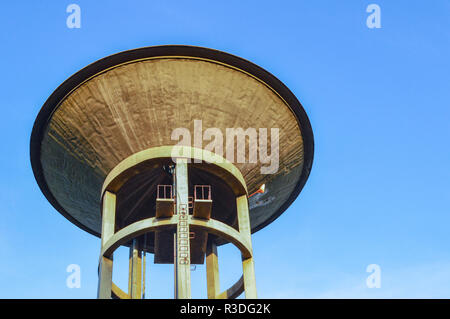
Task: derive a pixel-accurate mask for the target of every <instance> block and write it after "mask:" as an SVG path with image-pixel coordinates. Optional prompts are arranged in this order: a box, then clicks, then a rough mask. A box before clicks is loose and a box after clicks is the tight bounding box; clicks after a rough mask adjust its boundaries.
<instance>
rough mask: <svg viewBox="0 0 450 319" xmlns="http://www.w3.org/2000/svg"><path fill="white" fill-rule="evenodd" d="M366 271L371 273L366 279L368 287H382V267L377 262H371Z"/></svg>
mask: <svg viewBox="0 0 450 319" xmlns="http://www.w3.org/2000/svg"><path fill="white" fill-rule="evenodd" d="M366 272H369V273H371V274H370V275H369V276H368V277H367V279H366V285H367V288H381V267H380V266H379V265H377V264H370V265H368V266H367V268H366Z"/></svg>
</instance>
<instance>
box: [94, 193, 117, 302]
mask: <svg viewBox="0 0 450 319" xmlns="http://www.w3.org/2000/svg"><path fill="white" fill-rule="evenodd" d="M115 219H116V195H115V194H113V193H111V192H108V191H106V192H105V194H104V195H103V201H102V239H101V250H100V251H102V250H103V246H104V245H105V243H106V242H107V241H108V239H110V238H111V236H112V235H114V227H115ZM112 270H113V256H112V255H111V256H110V257H109V258H108V257H104V256H100V264H99V269H98V275H99V280H98V290H97V298H99V299H111V290H112Z"/></svg>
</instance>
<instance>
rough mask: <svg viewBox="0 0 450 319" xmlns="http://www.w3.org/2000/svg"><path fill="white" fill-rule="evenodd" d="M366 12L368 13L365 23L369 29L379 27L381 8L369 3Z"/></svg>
mask: <svg viewBox="0 0 450 319" xmlns="http://www.w3.org/2000/svg"><path fill="white" fill-rule="evenodd" d="M366 12H367V13H370V15H369V16H368V17H367V19H366V25H367V27H368V28H369V29H380V28H381V8H380V6H379V5H378V4H374V3H373V4H369V5H368V6H367V8H366Z"/></svg>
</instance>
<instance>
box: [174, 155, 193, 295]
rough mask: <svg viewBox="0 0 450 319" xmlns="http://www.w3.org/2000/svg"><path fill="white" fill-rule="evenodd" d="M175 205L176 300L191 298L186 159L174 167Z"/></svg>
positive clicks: (179, 159) (179, 160)
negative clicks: (176, 223)
mask: <svg viewBox="0 0 450 319" xmlns="http://www.w3.org/2000/svg"><path fill="white" fill-rule="evenodd" d="M175 184H176V205H177V214H178V225H177V236H176V240H177V243H176V247H177V249H176V250H177V251H176V256H175V260H174V263H176V265H175V269H176V273H175V276H176V278H175V282H176V285H177V287H176V293H175V296H176V298H177V299H190V298H191V269H190V267H191V258H190V248H189V224H188V215H189V210H188V196H189V188H188V185H189V184H188V169H187V159H186V158H178V159H177V160H176V166H175Z"/></svg>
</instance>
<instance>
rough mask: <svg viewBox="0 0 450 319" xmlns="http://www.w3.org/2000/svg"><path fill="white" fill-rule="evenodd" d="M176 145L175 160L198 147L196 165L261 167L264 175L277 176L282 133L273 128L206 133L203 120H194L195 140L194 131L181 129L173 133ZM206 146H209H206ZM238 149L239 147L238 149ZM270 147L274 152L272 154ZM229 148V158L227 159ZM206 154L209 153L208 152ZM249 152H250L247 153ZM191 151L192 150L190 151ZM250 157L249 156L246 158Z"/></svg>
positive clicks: (219, 130)
mask: <svg viewBox="0 0 450 319" xmlns="http://www.w3.org/2000/svg"><path fill="white" fill-rule="evenodd" d="M170 138H171V140H172V141H178V143H177V144H176V145H175V147H174V149H173V151H172V158H173V159H175V158H178V157H187V158H190V154H189V155H188V154H184V152H185V151H186V149H185V148H183V147H184V146H188V147H194V152H195V157H194V163H201V162H202V161H205V162H209V163H222V162H224V159H226V160H227V161H229V162H231V163H254V164H256V163H258V162H259V163H261V164H262V165H261V168H260V172H261V174H275V173H276V172H277V171H278V167H279V129H278V128H270V143H269V129H267V128H258V129H256V128H246V129H245V130H244V129H243V128H241V127H239V128H226V129H225V134H224V132H222V130H221V129H219V128H217V127H212V128H207V129H206V130H204V131H203V123H202V121H201V120H194V136H192V135H191V130H189V129H188V128H185V127H179V128H176V129H174V130H173V131H172V134H171V137H170ZM204 142H208V143H207V145H205V146H203V144H204ZM235 145H236V147H235ZM269 147H270V150H269ZM224 148H225V155H224ZM203 150H206V152H204V151H203ZM247 150H248V152H247ZM188 151H190V149H188ZM247 154H248V156H246V155H247Z"/></svg>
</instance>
